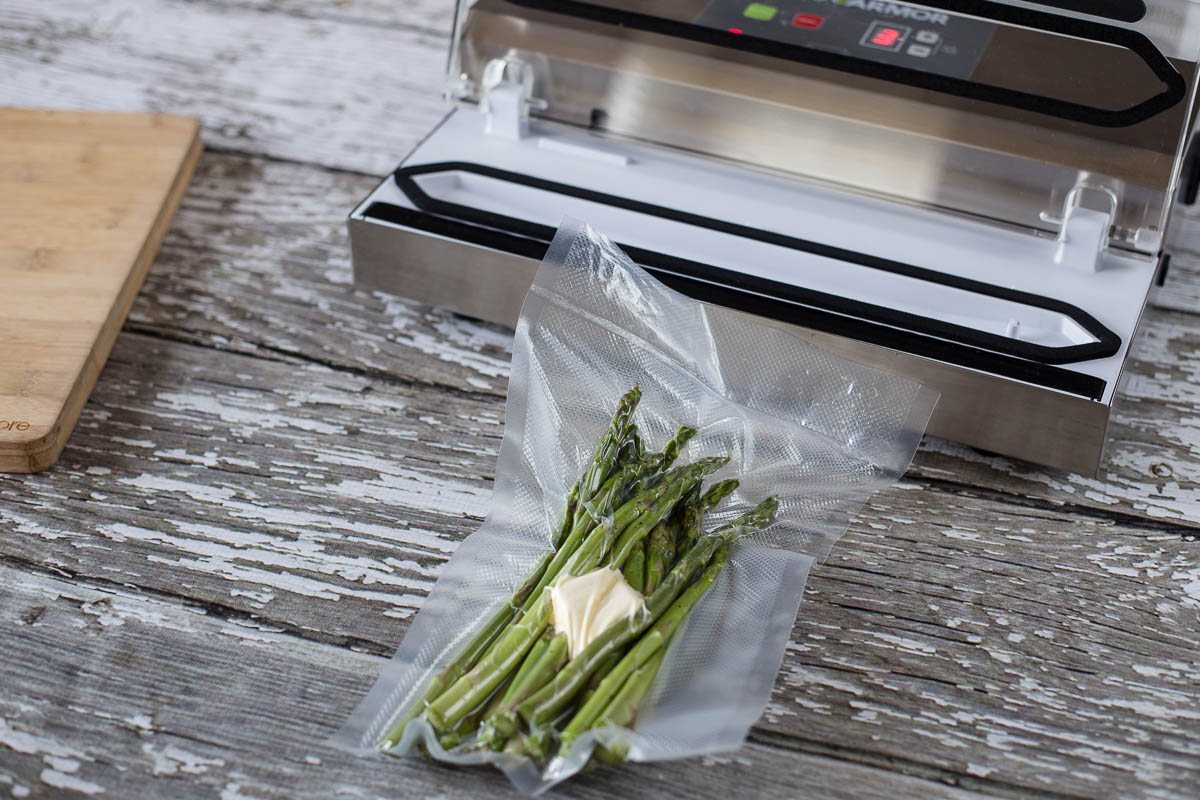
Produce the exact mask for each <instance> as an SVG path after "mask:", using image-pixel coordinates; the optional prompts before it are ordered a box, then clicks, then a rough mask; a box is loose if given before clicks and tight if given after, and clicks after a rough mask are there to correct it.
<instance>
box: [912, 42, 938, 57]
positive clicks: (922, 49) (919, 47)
mask: <svg viewBox="0 0 1200 800" xmlns="http://www.w3.org/2000/svg"><path fill="white" fill-rule="evenodd" d="M932 52H933V51H932V50H930V49H929V47H927V46H926V45H923V44H911V45H909V46H908V54H909V55H910V56H916V57H917V58H926V57H927V56H928V55H929V54H930V53H932Z"/></svg>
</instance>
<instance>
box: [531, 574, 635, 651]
mask: <svg viewBox="0 0 1200 800" xmlns="http://www.w3.org/2000/svg"><path fill="white" fill-rule="evenodd" d="M550 608H551V610H552V611H553V614H554V632H555V633H565V634H566V635H567V651H568V653H569V654H570V657H571V658H574V657H575V656H577V655H579V654H580V653H581V652H583V649H584V648H585V647H587V646H588V644H589V643H591V641H592V640H593V639H595V638H596V637H597V636H599V635H600V634H602V633H604V631H605V630H607V629H608V628H611V627H612V626H613V625H615V624H616V623H618V622H620V621H621V620H623V619H628V618H629V617H632V616H633V615H634V614H638V613H642V612H644V611H645V610H646V603H645V598H643V597H642V593H641V592H639V591H638V590H637V589H634V588H633V587H632V586H630V585H629V584H628V583H627V582H626V580H625V576H624V575H622V574H621V573H620V572H619V571H618V570H615V569H611V568H609V567H600V568H599V569H594V570H592V571H591V572H588V573H585V574H583V575H577V576H573V575H563V576H562V577H560V578H559V579H558V580H557V581H555V582H554V584H553V585H552V586H551V587H550Z"/></svg>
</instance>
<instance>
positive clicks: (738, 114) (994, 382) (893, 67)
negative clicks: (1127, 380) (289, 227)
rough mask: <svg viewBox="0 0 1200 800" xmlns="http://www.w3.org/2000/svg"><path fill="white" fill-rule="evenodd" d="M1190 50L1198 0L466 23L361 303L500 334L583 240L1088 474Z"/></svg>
mask: <svg viewBox="0 0 1200 800" xmlns="http://www.w3.org/2000/svg"><path fill="white" fill-rule="evenodd" d="M1198 52H1200V4H1198V3H1196V2H1193V1H1192V0H1153V1H1152V2H1150V1H1149V0H1148V2H1145V3H1144V2H1143V0H1052V1H1051V0H1047V2H1039V3H1033V2H1003V3H1000V2H987V1H986V0H941V1H940V2H935V1H934V0H930V1H929V2H925V3H922V4H919V5H918V4H909V3H900V2H885V1H884V0H770V2H746V1H745V0H674V1H673V2H667V0H595V2H576V1H574V0H568V1H566V2H552V1H551V0H478V2H463V1H460V2H459V5H458V9H457V12H456V16H455V25H454V32H453V36H452V41H451V48H450V55H449V68H448V75H447V81H448V82H447V87H446V94H447V96H448V98H449V99H450V100H452V101H453V103H454V105H455V108H454V110H453V111H451V112H450V113H449V114H448V115H447V116H446V118H445V119H443V120H442V122H441V123H440V124H439V125H438V126H437V127H436V128H435V129H434V130H433V131H431V132H430V134H429V135H428V136H427V137H426V138H425V139H424V140H423V141H422V142H421V143H420V144H419V145H418V146H417V147H416V149H414V150H413V151H412V152H411V153H410V154H409V155H408V156H407V157H406V158H405V159H404V160H403V162H402V163H401V164H400V166H399V168H398V169H397V170H396V171H395V173H394V174H392V175H390V176H388V177H387V178H386V179H385V180H384V181H383V182H382V183H381V184H380V185H379V186H378V187H377V188H376V189H375V190H374V191H373V192H372V193H371V195H370V196H369V197H368V198H367V199H366V200H365V201H364V202H363V203H362V204H361V205H360V206H359V207H358V208H357V209H355V210H354V212H353V213H352V215H351V218H350V232H351V242H352V247H353V254H354V270H355V280H356V281H357V282H358V283H360V284H361V285H364V286H368V287H372V288H377V289H382V290H386V291H389V292H394V293H397V294H401V295H406V296H409V297H414V298H418V299H421V300H424V301H426V302H430V303H434V304H438V305H442V306H446V307H448V308H450V309H453V310H455V311H458V312H460V313H463V314H467V315H471V316H474V317H480V318H483V319H487V320H492V321H496V322H501V323H506V324H510V325H511V324H514V323H515V321H516V319H517V315H518V312H519V310H520V306H521V302H522V299H523V298H524V295H525V292H526V290H527V288H528V286H529V284H530V282H531V281H532V278H533V274H534V273H535V272H536V269H537V265H538V261H539V259H540V258H541V257H542V255H543V254H544V253H545V250H546V247H547V244H548V242H549V241H550V239H551V238H552V236H553V234H554V230H555V227H556V226H557V224H558V223H559V221H560V220H561V219H562V217H563V216H564V215H570V216H573V217H577V218H579V219H582V220H584V221H587V222H588V223H590V224H592V225H593V226H595V227H596V228H597V229H598V230H600V231H602V232H603V233H605V234H607V235H609V236H611V237H612V238H613V239H615V240H616V241H617V242H619V243H620V244H622V245H623V246H624V247H625V249H626V250H627V252H628V253H629V254H630V256H631V257H632V258H633V259H634V260H635V261H637V262H638V263H640V264H641V265H642V266H644V267H645V268H646V269H648V270H649V271H650V272H651V273H652V274H654V275H656V276H657V277H659V278H660V279H661V280H663V281H664V282H666V283H667V284H669V285H671V286H673V287H675V288H677V289H679V290H680V291H682V292H685V293H687V294H689V295H692V296H694V297H697V298H699V299H702V300H705V301H708V302H712V303H717V304H721V305H724V306H728V307H732V308H735V309H739V310H741V311H744V312H746V313H749V314H754V315H758V316H760V317H765V318H769V319H771V320H775V321H777V322H778V323H779V324H781V325H784V326H787V327H789V328H791V329H793V330H795V331H797V332H799V333H801V334H802V335H804V336H805V337H807V338H809V339H810V340H812V341H813V342H815V343H817V344H819V345H820V346H822V347H825V348H827V349H830V350H832V351H835V352H838V353H840V354H842V355H845V356H847V357H849V358H852V359H854V360H857V361H860V362H864V363H868V364H872V365H876V366H880V367H883V368H885V369H889V370H892V371H895V372H899V373H903V374H905V375H908V376H910V377H912V378H914V379H916V380H919V381H920V382H922V383H925V384H926V385H929V386H932V387H934V388H936V389H937V390H939V391H940V392H941V401H940V403H939V405H938V407H937V410H936V412H935V413H934V417H933V419H932V420H931V422H930V426H929V430H930V432H931V433H934V434H937V435H940V436H944V437H947V438H950V439H954V440H957V441H960V442H964V443H966V444H969V445H973V446H976V447H980V448H983V449H986V450H989V451H995V452H999V453H1004V454H1008V455H1012V456H1017V457H1020V458H1025V459H1030V460H1033V461H1038V462H1041V463H1044V464H1048V465H1052V466H1056V467H1062V468H1069V469H1073V470H1078V471H1082V472H1088V473H1091V472H1095V471H1096V470H1097V469H1098V466H1099V463H1100V459H1101V455H1102V450H1103V445H1104V440H1105V432H1106V427H1107V424H1108V420H1109V415H1110V412H1111V409H1112V404H1113V400H1114V397H1115V395H1116V393H1117V391H1118V387H1119V384H1120V379H1121V373H1122V365H1123V364H1124V362H1125V359H1126V357H1127V355H1128V353H1129V346H1130V341H1131V339H1132V338H1133V337H1134V334H1135V331H1136V329H1137V326H1138V321H1139V319H1140V317H1141V315H1142V310H1143V308H1144V306H1145V303H1146V299H1147V297H1148V295H1149V293H1150V291H1151V290H1152V288H1153V286H1154V284H1155V282H1156V279H1158V278H1159V277H1160V276H1161V273H1162V270H1163V269H1164V254H1163V242H1164V241H1165V240H1166V235H1167V225H1168V221H1169V218H1170V211H1171V206H1172V203H1173V200H1174V196H1175V188H1176V184H1177V182H1178V180H1179V174H1180V168H1181V163H1182V162H1183V153H1184V146H1185V144H1186V139H1187V134H1188V131H1189V129H1190V123H1191V119H1192V113H1193V110H1192V103H1193V97H1194V94H1195V81H1194V77H1195V69H1196V62H1197V53H1198Z"/></svg>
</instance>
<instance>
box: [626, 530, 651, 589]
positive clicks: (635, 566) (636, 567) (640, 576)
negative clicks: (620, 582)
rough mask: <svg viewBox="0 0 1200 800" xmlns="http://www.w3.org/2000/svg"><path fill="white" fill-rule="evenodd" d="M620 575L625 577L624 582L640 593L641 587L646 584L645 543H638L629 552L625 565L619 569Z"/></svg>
mask: <svg viewBox="0 0 1200 800" xmlns="http://www.w3.org/2000/svg"><path fill="white" fill-rule="evenodd" d="M621 573H622V574H623V575H624V576H625V582H626V583H628V584H629V585H630V586H632V587H633V588H634V589H637V590H638V591H639V592H640V591H642V587H643V586H644V585H645V583H646V546H645V542H639V543H638V544H636V545H634V547H633V549H632V550H631V551H630V552H629V558H627V559H625V564H624V565H623V566H622V567H621Z"/></svg>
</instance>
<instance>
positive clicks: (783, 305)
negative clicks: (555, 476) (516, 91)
mask: <svg viewBox="0 0 1200 800" xmlns="http://www.w3.org/2000/svg"><path fill="white" fill-rule="evenodd" d="M459 168H467V169H470V170H472V171H483V172H484V173H485V174H486V173H487V172H496V173H500V174H501V175H511V174H512V173H504V172H503V171H501V170H492V169H491V168H486V167H480V166H479V165H472V164H465V165H461V164H457V163H450V164H438V165H424V166H422V167H414V168H402V169H401V170H399V171H398V173H399V174H398V175H397V176H396V177H397V179H398V181H403V182H404V183H409V184H411V185H410V186H409V187H408V188H409V190H410V191H411V190H415V192H416V196H418V197H420V196H421V195H424V194H425V193H424V192H422V191H421V190H420V187H418V186H416V185H415V181H412V180H411V178H412V176H413V175H414V174H415V173H417V172H418V171H419V172H420V173H424V174H428V173H430V172H435V171H447V170H455V169H459ZM516 177H518V178H519V179H521V182H525V181H526V180H529V181H534V180H535V179H532V178H528V176H519V175H518V176H516ZM547 183H548V182H547ZM567 188H568V189H572V188H573V187H567ZM578 191H579V192H580V193H583V190H578ZM590 194H598V193H590ZM426 197H427V195H426ZM600 197H601V198H603V197H607V196H606V195H600ZM585 199H595V198H593V197H585ZM614 199H616V200H618V201H619V202H618V203H617V205H619V206H623V207H626V208H629V207H631V206H644V205H647V204H640V203H636V202H635V201H630V200H626V199H624V198H614ZM430 201H431V203H432V204H436V205H439V206H442V208H441V214H437V213H432V212H430V211H422V210H413V209H407V208H403V207H401V206H396V205H392V204H388V203H379V202H376V203H373V204H372V205H371V206H369V207H368V208H367V209H366V211H365V212H364V216H366V217H368V218H374V219H379V220H382V221H385V222H391V223H394V224H398V225H404V226H406V227H411V228H414V229H416V230H423V231H426V232H429V233H434V234H437V235H441V236H447V237H449V238H453V239H458V240H461V241H466V242H470V243H473V244H478V245H482V246H485V247H489V248H492V249H496V250H500V251H503V252H508V253H513V254H516V255H521V256H525V257H527V258H531V259H534V260H540V259H541V258H542V257H543V256H544V255H545V251H546V248H547V247H548V245H549V242H550V240H551V239H552V238H553V236H554V233H555V230H554V228H552V227H550V226H545V225H539V224H536V223H530V222H527V221H524V220H517V219H514V218H511V217H504V216H503V215H498V214H490V213H489V212H481V211H478V210H476V209H470V208H465V207H461V206H455V205H454V204H449V203H442V202H441V201H433V200H432V199H430ZM601 202H603V200H601ZM447 207H448V208H447ZM649 208H651V209H654V208H657V207H654V206H649ZM459 210H461V211H463V212H465V213H458V211H459ZM633 210H637V211H640V210H642V209H640V208H633ZM447 211H449V212H450V213H446V212H447ZM664 211H666V212H668V217H669V218H674V219H681V218H682V221H685V222H691V223H693V224H694V220H692V219H689V217H694V216H695V215H687V214H683V213H681V212H672V211H670V210H667V209H664ZM461 219H466V220H468V221H467V222H462V221H460V220H461ZM695 219H696V220H699V221H701V224H703V221H704V220H706V219H707V218H703V217H695ZM712 222H713V223H714V225H713V226H711V227H714V228H716V229H718V230H720V229H729V228H733V229H735V230H733V231H730V232H733V233H738V231H737V230H736V229H740V228H741V227H742V226H737V225H733V224H732V223H723V222H721V221H718V220H713V221H712ZM744 230H746V231H748V232H751V233H756V234H761V236H752V237H750V238H762V239H764V240H766V241H770V240H771V239H773V238H776V237H778V238H782V239H789V238H790V237H780V236H779V235H778V234H773V233H770V232H766V231H755V230H754V229H749V228H747V229H744ZM510 231H516V232H515V233H514V232H510ZM795 241H796V242H803V240H795ZM807 244H811V245H813V247H814V248H816V249H815V252H820V253H821V254H823V255H831V256H832V257H835V258H836V257H838V256H837V252H843V253H846V254H847V255H850V256H852V257H854V260H855V262H856V263H861V261H862V260H866V261H869V262H872V263H868V264H867V266H874V267H877V268H879V267H881V264H880V263H874V262H883V265H882V266H884V267H886V265H888V264H891V265H895V266H899V267H902V268H907V269H909V270H912V271H913V272H912V273H911V274H914V275H915V276H916V277H919V278H922V277H924V273H929V274H930V275H932V276H933V277H934V278H935V279H942V280H940V281H939V282H943V283H946V284H947V285H952V286H954V285H961V284H966V286H964V287H963V288H971V285H973V284H976V283H977V282H975V281H969V280H967V279H962V278H957V277H955V276H947V275H942V274H941V273H936V272H933V271H931V270H925V269H922V268H918V267H909V266H908V265H902V264H898V263H897V262H884V260H882V259H875V258H874V257H871V256H864V255H863V254H861V253H852V252H850V251H838V249H837V248H830V247H828V246H826V245H820V244H817V243H807ZM784 246H787V244H786V242H785V243H784ZM624 249H625V250H626V252H628V253H629V254H630V256H631V257H632V258H633V259H634V260H635V261H637V262H638V263H640V264H642V266H644V267H646V268H647V269H648V270H649V271H650V272H651V273H653V274H654V275H655V276H656V277H658V278H659V279H661V280H663V282H664V283H667V284H668V285H670V286H672V287H673V288H675V289H677V290H679V291H682V292H684V293H685V294H688V295H690V296H693V297H696V298H698V299H701V300H705V301H708V302H712V303H716V304H719V305H725V306H729V307H731V308H735V309H739V310H742V311H746V312H749V313H753V314H758V315H760V316H765V317H770V318H773V319H778V320H781V321H784V322H790V323H793V324H797V325H803V326H806V327H810V328H814V329H817V330H822V331H825V332H828V333H833V334H836V335H841V336H846V337H848V338H854V339H860V340H862V341H867V342H870V343H873V344H877V345H880V346H883V347H889V348H893V349H898V350H904V351H907V352H911V353H914V354H916V355H921V356H925V357H928V358H933V359H937V360H941V361H947V362H949V363H954V364H959V365H962V366H966V367H969V368H973V369H979V370H982V371H985V372H992V373H995V374H998V375H1004V376H1007V377H1011V378H1016V379H1018V380H1022V381H1026V382H1028V383H1033V384H1038V385H1042V386H1046V387H1049V388H1053V389H1058V390H1061V391H1065V392H1070V393H1072V394H1077V395H1081V396H1084V397H1089V398H1091V399H1093V400H1098V399H1100V398H1101V397H1102V396H1103V393H1104V390H1105V387H1106V383H1105V381H1104V380H1102V379H1100V378H1096V377H1094V376H1090V375H1083V374H1080V373H1077V372H1072V371H1069V370H1065V369H1061V368H1058V367H1053V366H1049V365H1048V364H1046V363H1042V362H1038V361H1031V360H1028V359H1024V358H1020V357H1016V356H1012V355H1008V354H1004V353H996V352H992V351H989V350H987V349H985V348H981V347H978V346H974V345H971V344H964V343H962V342H957V341H948V340H946V339H944V338H938V337H937V336H936V335H934V336H931V335H926V334H924V333H920V332H917V331H913V330H906V329H903V328H896V327H892V326H891V325H889V324H886V323H884V322H878V321H872V320H869V319H862V318H860V317H857V316H847V314H846V313H845V311H846V309H845V308H841V309H838V308H833V309H830V308H823V307H821V306H820V305H819V304H818V305H814V304H813V300H821V299H830V300H833V301H839V300H840V301H843V302H846V299H845V298H838V297H836V296H833V295H825V294H824V293H820V292H812V291H811V290H804V289H800V288H799V287H795V286H792V285H790V284H784V283H779V282H776V281H770V280H767V279H762V278H757V277H753V276H748V275H744V274H742V273H738V272H733V271H730V270H725V269H721V268H719V267H714V266H711V265H707V264H701V263H698V262H694V261H689V260H687V259H681V258H678V257H674V256H670V255H666V254H663V253H656V252H653V251H649V250H644V249H641V248H632V247H625V248H624ZM798 249H809V248H798ZM831 251H832V252H831ZM979 286H983V287H990V285H989V284H979ZM990 288H991V289H993V290H997V291H998V292H999V293H1000V295H999V296H1009V297H1015V299H1016V300H1017V302H1024V298H1025V297H1026V295H1025V294H1024V293H1020V292H1011V291H1010V290H1006V289H1003V288H1002V287H990ZM1029 297H1035V298H1036V296H1034V295H1029ZM1039 299H1040V300H1043V301H1046V303H1047V304H1048V306H1047V307H1049V308H1051V309H1052V310H1062V309H1061V308H1060V307H1059V306H1065V307H1066V308H1067V309H1072V308H1073V307H1071V306H1069V305H1067V304H1065V303H1061V302H1060V301H1057V300H1052V299H1050V298H1039ZM849 302H851V303H853V302H854V301H849ZM860 305H862V306H866V305H868V304H860ZM855 310H857V311H861V310H862V309H861V308H859V309H855ZM889 311H893V312H894V309H889ZM1076 311H1077V312H1078V313H1079V314H1084V312H1082V311H1080V310H1078V309H1076ZM895 313H897V314H903V312H895ZM903 316H906V317H907V316H913V318H914V319H916V320H924V319H925V318H923V317H916V316H914V315H903ZM1084 316H1087V315H1086V314H1084ZM1087 318H1088V319H1091V317H1087ZM1093 321H1094V320H1093ZM930 322H934V323H937V324H943V323H938V321H936V320H930ZM1095 324H1096V325H1097V326H1099V323H1095ZM954 327H958V326H954ZM1100 328H1101V330H1103V331H1104V332H1105V333H1106V334H1108V337H1111V338H1112V339H1113V340H1115V341H1116V348H1115V349H1113V351H1112V352H1113V353H1115V352H1116V349H1119V344H1120V340H1119V338H1118V337H1116V335H1115V334H1112V333H1111V332H1110V331H1108V330H1107V329H1106V328H1103V326H1100ZM965 330H967V331H969V332H971V333H975V334H980V335H987V336H991V334H983V332H980V331H973V330H972V329H965ZM1108 337H1106V339H1107V338H1108ZM997 338H1000V339H1003V340H1004V341H1005V342H1006V343H1012V342H1013V341H1014V340H1010V339H1007V338H1006V337H997ZM1064 349H1065V348H1064ZM1111 354H1112V353H1109V355H1111Z"/></svg>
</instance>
